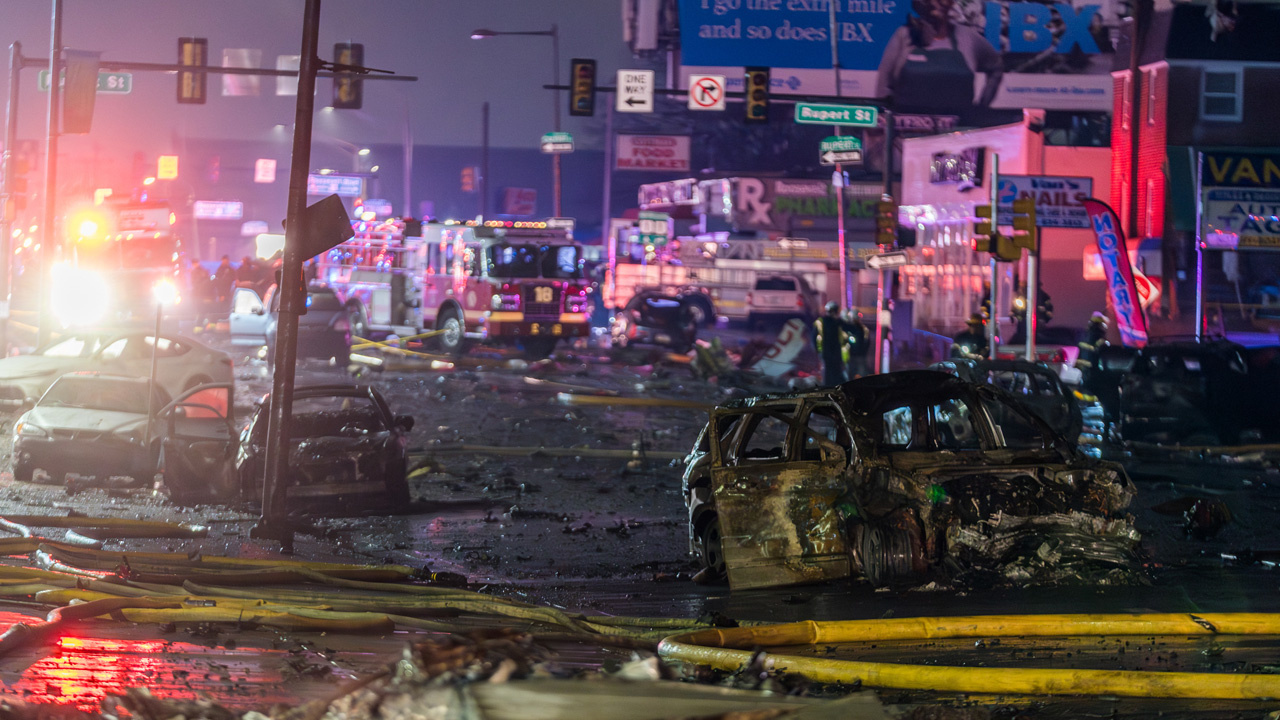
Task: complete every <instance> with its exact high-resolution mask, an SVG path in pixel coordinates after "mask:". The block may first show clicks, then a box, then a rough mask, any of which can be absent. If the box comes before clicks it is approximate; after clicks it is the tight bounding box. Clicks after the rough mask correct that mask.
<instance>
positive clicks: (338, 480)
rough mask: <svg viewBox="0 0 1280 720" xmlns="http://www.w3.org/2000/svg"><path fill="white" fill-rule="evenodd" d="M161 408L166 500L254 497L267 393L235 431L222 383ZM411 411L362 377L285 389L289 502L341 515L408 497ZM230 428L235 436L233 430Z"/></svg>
mask: <svg viewBox="0 0 1280 720" xmlns="http://www.w3.org/2000/svg"><path fill="white" fill-rule="evenodd" d="M206 387H207V390H206V393H205V395H204V396H201V395H195V396H193V397H191V398H189V399H188V400H186V401H184V402H182V403H179V404H177V406H176V407H175V408H174V411H173V412H171V413H169V414H168V416H167V417H166V428H165V435H164V440H163V450H162V461H161V474H162V476H163V478H164V486H165V488H166V490H167V491H168V493H169V495H170V497H171V498H172V499H173V500H174V501H175V502H180V503H193V502H206V501H210V500H222V501H234V500H236V499H241V500H245V501H249V502H253V501H256V500H260V499H261V498H262V485H263V479H264V478H265V476H266V464H265V459H266V444H267V418H268V408H269V407H270V396H264V397H263V398H262V399H261V400H260V401H259V402H258V404H257V406H256V407H255V409H254V412H253V414H252V415H251V416H250V417H249V420H248V422H247V423H246V424H245V426H244V428H243V430H242V431H240V432H239V433H238V436H237V433H236V430H235V423H234V419H233V418H232V417H231V414H230V412H229V408H230V405H229V403H227V402H226V399H225V393H226V392H227V391H228V390H229V388H228V387H227V386H206ZM412 428H413V417H411V416H409V415H395V414H394V413H392V411H391V408H390V407H389V406H388V405H387V402H386V400H385V399H384V398H383V397H382V395H381V394H380V393H379V392H378V391H377V390H375V389H374V388H372V387H369V386H367V385H313V386H304V387H299V388H297V389H296V390H295V391H294V399H293V413H292V422H291V423H290V426H289V430H290V437H289V442H288V448H289V459H288V473H287V476H286V480H285V481H286V483H287V485H288V489H287V499H288V506H289V509H290V511H291V512H292V511H298V512H308V511H311V510H315V511H316V512H322V513H325V514H330V515H334V514H340V513H339V512H335V511H342V510H346V509H349V508H354V507H363V506H365V505H368V504H369V501H372V502H373V503H374V504H375V505H377V506H381V507H387V508H393V509H403V508H404V507H406V506H407V505H408V504H409V502H410V495H409V485H408V480H407V477H406V469H407V468H406V463H407V460H406V448H407V444H408V432H409V430H411V429H412ZM237 437H238V439H237Z"/></svg>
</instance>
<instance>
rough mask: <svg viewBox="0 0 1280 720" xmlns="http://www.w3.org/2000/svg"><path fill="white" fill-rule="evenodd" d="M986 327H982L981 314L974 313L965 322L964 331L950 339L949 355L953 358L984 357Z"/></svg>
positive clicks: (986, 345) (987, 346)
mask: <svg viewBox="0 0 1280 720" xmlns="http://www.w3.org/2000/svg"><path fill="white" fill-rule="evenodd" d="M989 347H990V346H989V345H988V344H987V333H986V328H984V327H983V322H982V315H981V314H979V313H974V314H972V315H970V316H969V321H968V322H967V323H965V330H964V332H962V333H960V334H959V335H956V336H955V338H954V339H952V341H951V357H953V358H977V359H981V358H985V357H986V356H987V349H988V348H989Z"/></svg>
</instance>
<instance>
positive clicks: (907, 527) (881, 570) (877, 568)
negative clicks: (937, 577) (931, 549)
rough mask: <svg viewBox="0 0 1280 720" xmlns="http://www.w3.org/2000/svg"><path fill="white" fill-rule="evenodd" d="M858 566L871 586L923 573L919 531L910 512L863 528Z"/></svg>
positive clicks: (878, 585)
mask: <svg viewBox="0 0 1280 720" xmlns="http://www.w3.org/2000/svg"><path fill="white" fill-rule="evenodd" d="M862 568H863V573H864V575H865V576H866V578H867V580H868V581H869V582H870V583H871V584H872V585H874V586H875V587H885V586H887V585H892V584H894V583H896V582H900V581H903V580H914V579H917V578H919V577H920V576H921V575H923V574H924V573H925V571H926V570H927V566H926V563H925V560H924V540H923V533H922V532H921V530H920V524H919V522H918V521H916V519H915V516H914V514H912V513H910V512H898V513H895V514H894V515H892V516H890V517H889V518H887V519H886V520H885V521H884V522H881V523H878V524H875V525H870V526H867V527H866V528H865V529H864V531H863V533H862Z"/></svg>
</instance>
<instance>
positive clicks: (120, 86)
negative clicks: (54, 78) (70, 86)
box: [36, 70, 133, 95]
mask: <svg viewBox="0 0 1280 720" xmlns="http://www.w3.org/2000/svg"><path fill="white" fill-rule="evenodd" d="M66 81H67V74H66V73H65V72H64V73H62V84H65V83H66ZM36 86H37V87H39V88H40V92H48V91H49V71H48V70H41V71H40V73H39V77H38V79H37V80H36ZM59 87H61V85H59ZM98 92H100V93H110V94H114V95H128V94H129V93H131V92H133V73H127V72H109V71H107V70H99V71H98Z"/></svg>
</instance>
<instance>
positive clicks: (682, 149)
mask: <svg viewBox="0 0 1280 720" xmlns="http://www.w3.org/2000/svg"><path fill="white" fill-rule="evenodd" d="M614 167H616V168H617V169H618V170H650V171H658V172H689V136H688V135H619V136H618V144H617V154H616V160H615V162H614Z"/></svg>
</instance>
